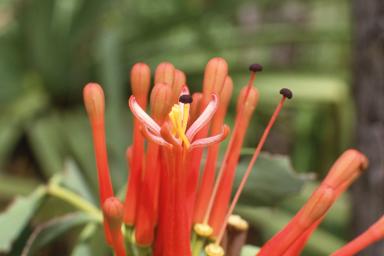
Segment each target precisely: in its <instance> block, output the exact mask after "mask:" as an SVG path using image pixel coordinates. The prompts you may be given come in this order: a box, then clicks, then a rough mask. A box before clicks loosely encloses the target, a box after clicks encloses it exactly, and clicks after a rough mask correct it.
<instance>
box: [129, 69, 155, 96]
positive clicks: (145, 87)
mask: <svg viewBox="0 0 384 256" xmlns="http://www.w3.org/2000/svg"><path fill="white" fill-rule="evenodd" d="M150 84H151V71H150V69H149V67H148V65H147V64H144V63H136V64H135V65H134V66H133V67H132V69H131V88H132V94H133V95H134V96H135V97H136V98H145V99H146V98H147V95H148V91H149V86H150Z"/></svg>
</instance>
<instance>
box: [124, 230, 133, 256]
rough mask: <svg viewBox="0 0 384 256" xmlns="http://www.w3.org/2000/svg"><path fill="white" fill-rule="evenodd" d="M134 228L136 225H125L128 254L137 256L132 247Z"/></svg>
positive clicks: (128, 255)
mask: <svg viewBox="0 0 384 256" xmlns="http://www.w3.org/2000/svg"><path fill="white" fill-rule="evenodd" d="M134 230H135V228H134V226H128V225H125V248H126V250H127V256H135V253H134V251H133V247H132V235H133V232H134Z"/></svg>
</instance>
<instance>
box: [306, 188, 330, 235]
mask: <svg viewBox="0 0 384 256" xmlns="http://www.w3.org/2000/svg"><path fill="white" fill-rule="evenodd" d="M334 192H335V191H334V189H333V188H332V187H330V186H327V185H321V186H320V187H319V188H317V189H316V190H315V192H313V194H312V195H311V197H310V198H309V199H308V202H307V203H306V204H305V206H304V208H303V212H302V213H301V215H300V218H299V220H298V223H300V224H301V225H302V226H303V227H306V228H307V227H310V226H311V225H312V224H313V223H314V222H315V221H316V220H318V219H319V218H320V217H322V216H323V215H324V214H325V213H326V212H327V211H328V209H329V208H330V207H331V205H332V204H333V201H334V200H335V193H334Z"/></svg>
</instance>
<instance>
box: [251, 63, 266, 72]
mask: <svg viewBox="0 0 384 256" xmlns="http://www.w3.org/2000/svg"><path fill="white" fill-rule="evenodd" d="M249 70H251V71H254V72H256V71H262V70H263V67H262V66H261V65H260V64H259V63H253V64H252V65H251V66H249Z"/></svg>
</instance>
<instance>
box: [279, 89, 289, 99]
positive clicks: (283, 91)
mask: <svg viewBox="0 0 384 256" xmlns="http://www.w3.org/2000/svg"><path fill="white" fill-rule="evenodd" d="M280 94H281V95H283V96H284V97H286V98H288V99H292V92H291V90H289V89H287V88H283V89H281V90H280Z"/></svg>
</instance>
